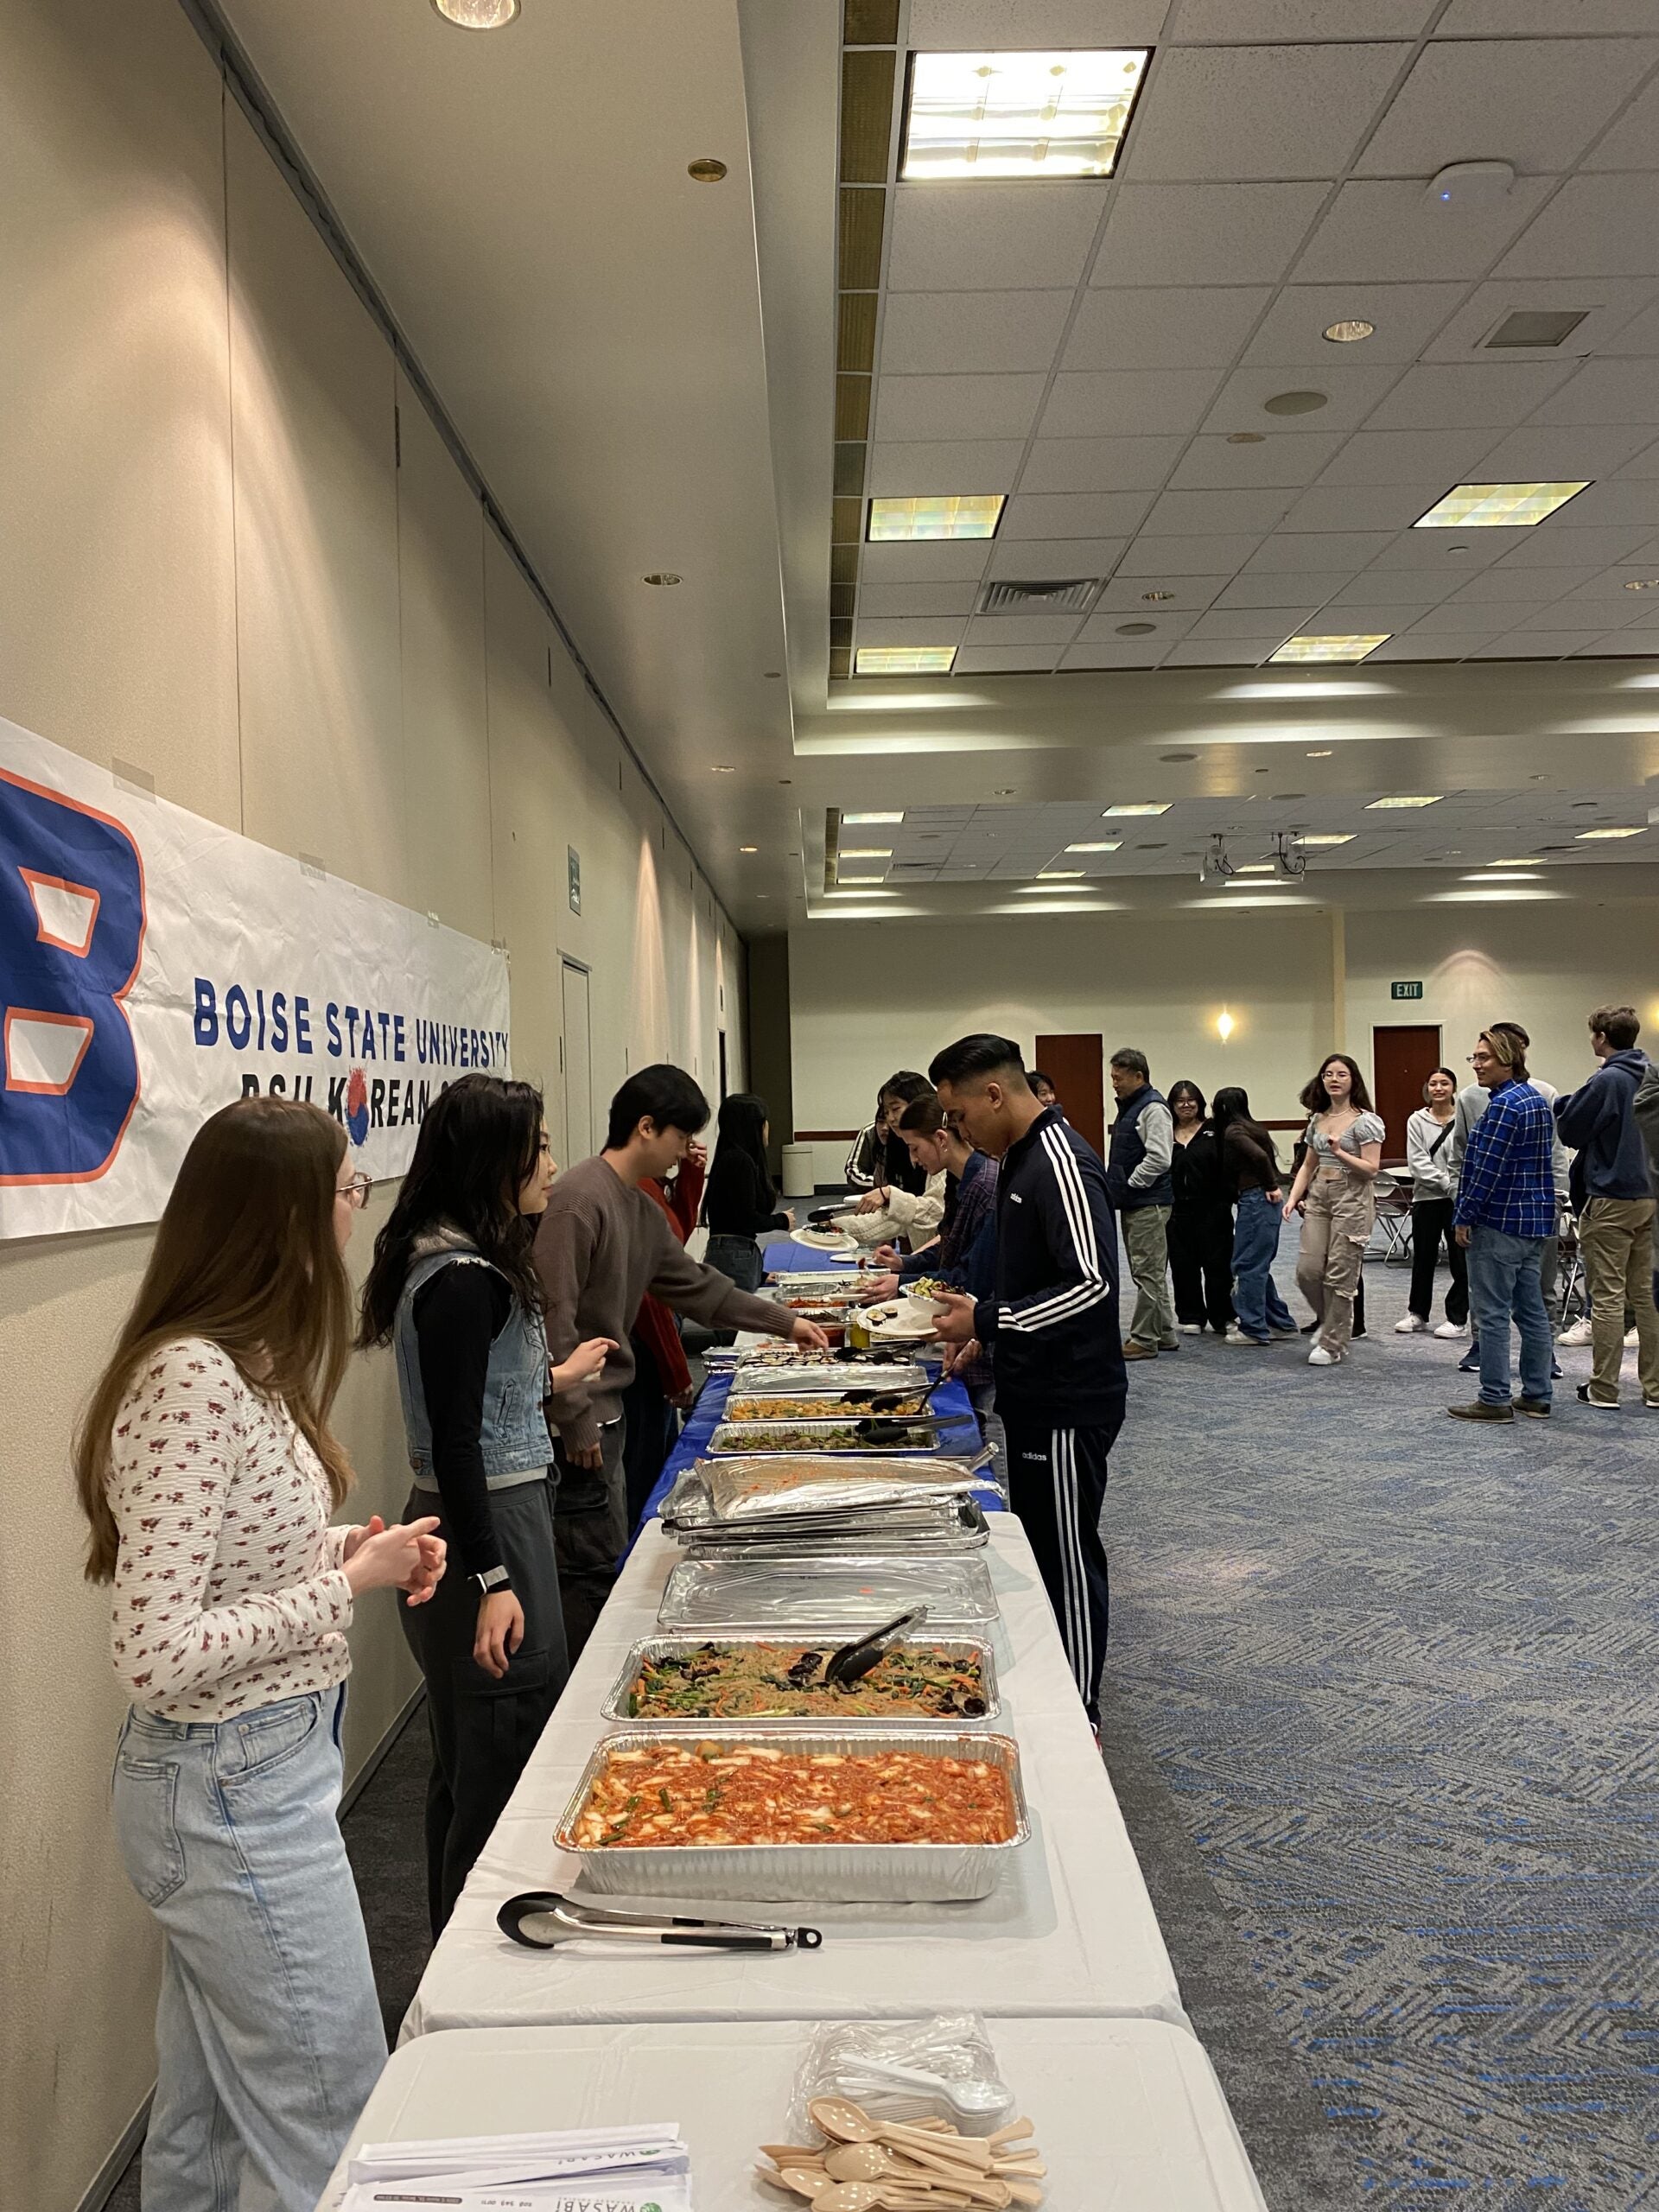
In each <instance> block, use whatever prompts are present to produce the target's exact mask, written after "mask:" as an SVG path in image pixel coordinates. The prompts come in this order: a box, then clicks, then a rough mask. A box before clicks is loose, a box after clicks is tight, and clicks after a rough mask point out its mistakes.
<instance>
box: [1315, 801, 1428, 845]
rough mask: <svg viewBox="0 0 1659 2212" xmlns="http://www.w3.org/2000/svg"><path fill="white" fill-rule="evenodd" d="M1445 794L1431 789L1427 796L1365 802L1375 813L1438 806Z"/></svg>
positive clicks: (1366, 808) (1368, 811)
mask: <svg viewBox="0 0 1659 2212" xmlns="http://www.w3.org/2000/svg"><path fill="white" fill-rule="evenodd" d="M1445 796H1446V794H1445V792H1444V791H1431V792H1429V793H1427V795H1426V796H1423V797H1419V798H1373V799H1368V800H1367V801H1366V802H1365V811H1366V812H1367V813H1368V814H1372V813H1375V812H1376V810H1377V808H1379V807H1390V806H1438V805H1439V804H1440V801H1441V800H1442V799H1443V798H1445ZM1309 842H1310V843H1311V842H1312V840H1311V839H1310V840H1309Z"/></svg>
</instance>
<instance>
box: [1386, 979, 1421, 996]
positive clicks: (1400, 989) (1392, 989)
mask: <svg viewBox="0 0 1659 2212" xmlns="http://www.w3.org/2000/svg"><path fill="white" fill-rule="evenodd" d="M1389 995H1390V996H1391V997H1393V998H1396V999H1420V998H1421V996H1422V995H1423V987H1422V985H1421V983H1390V984H1389Z"/></svg>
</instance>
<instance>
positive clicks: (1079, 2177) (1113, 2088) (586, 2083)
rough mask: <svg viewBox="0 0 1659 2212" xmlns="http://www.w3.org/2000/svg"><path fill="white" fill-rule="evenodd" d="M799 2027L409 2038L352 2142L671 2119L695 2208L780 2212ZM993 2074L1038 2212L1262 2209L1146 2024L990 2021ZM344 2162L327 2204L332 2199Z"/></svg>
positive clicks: (1169, 2037) (1188, 2040)
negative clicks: (766, 2176) (774, 2178)
mask: <svg viewBox="0 0 1659 2212" xmlns="http://www.w3.org/2000/svg"><path fill="white" fill-rule="evenodd" d="M809 2033H810V2031H809V2029H808V2027H807V2025H806V2024H805V2023H804V2022H803V2021H800V2020H785V2021H774V2022H772V2024H769V2025H765V2026H762V2025H759V2024H754V2023H753V2022H749V2021H734V2022H730V2023H725V2024H716V2025H703V2026H697V2027H687V2026H674V2025H672V2024H658V2025H653V2026H635V2027H616V2026H613V2027H552V2028H546V2027H543V2028H497V2029H485V2030H474V2031H467V2032H462V2033H459V2034H454V2035H435V2036H423V2037H420V2038H419V2039H418V2040H417V2041H416V2042H415V2043H412V2044H404V2047H403V2049H402V2050H399V2051H397V2053H395V2054H394V2056H393V2057H392V2058H391V2062H390V2063H388V2065H387V2067H386V2070H385V2073H384V2074H383V2075H382V2076H381V2077H380V2082H379V2084H378V2087H377V2088H376V2089H375V2092H374V2094H373V2095H372V2097H371V2098H370V2100H369V2101H368V2104H367V2105H366V2106H365V2108H364V2112H363V2116H362V2118H361V2119H360V2120H359V2121H358V2124H357V2126H356V2128H355V2129H354V2130H353V2135H352V2140H351V2144H350V2145H348V2146H347V2150H346V2154H345V2156H346V2158H348V2157H349V2156H350V2155H351V2153H352V2152H353V2150H355V2148H356V2147H357V2145H359V2144H362V2143H386V2142H395V2141H397V2140H399V2139H404V2140H407V2139H411V2138H413V2139H420V2138H423V2137H427V2136H445V2135H472V2134H510V2133H524V2132H525V2131H528V2130H530V2129H534V2128H550V2127H588V2126H595V2125H599V2124H601V2123H606V2122H615V2123H627V2122H633V2121H647V2120H675V2121H677V2122H678V2123H679V2124H680V2126H681V2127H682V2128H683V2131H684V2133H685V2137H686V2140H687V2141H688V2142H689V2143H690V2145H691V2152H692V2160H693V2179H694V2185H695V2190H696V2202H697V2205H698V2207H699V2212H734V2208H737V2212H758V2208H760V2207H761V2206H763V2205H764V2206H767V2207H770V2208H772V2212H778V2208H779V2206H781V2204H782V2203H783V2199H782V2198H781V2197H779V2196H778V2195H777V2194H776V2193H775V2192H774V2191H772V2190H768V2189H766V2188H764V2187H763V2186H762V2185H761V2184H760V2183H759V2182H757V2181H756V2180H755V2179H754V2178H753V2166H754V2163H755V2158H756V2153H757V2147H758V2145H760V2143H762V2142H773V2143H775V2142H779V2141H781V2140H783V2139H784V2122H785V2116H786V2115H787V2113H788V2110H789V2105H790V2096H791V2086H792V2083H793V2081H794V2075H795V2069H796V2068H797V2066H798V2063H799V2062H800V2058H801V2056H802V2053H803V2052H804V2049H805V2045H806V2041H807V2037H808V2035H809ZM991 2037H992V2041H993V2043H994V2044H995V2049H996V2054H997V2060H998V2063H999V2065H1000V2066H1001V2070H1002V2073H1003V2075H1004V2077H1005V2079H1006V2080H1007V2084H1008V2087H1009V2088H1011V2089H1012V2090H1013V2091H1014V2095H1015V2097H1016V2098H1017V2100H1018V2101H1019V2108H1020V2111H1021V2112H1022V2113H1029V2115H1030V2116H1031V2118H1032V2120H1033V2121H1034V2122H1035V2124H1036V2128H1037V2138H1036V2139H1037V2141H1038V2143H1039V2145H1040V2147H1041V2150H1042V2152H1043V2155H1044V2158H1045V2159H1046V2162H1047V2164H1048V2168H1049V2180H1048V2192H1049V2194H1048V2202H1047V2207H1046V2212H1154V2208H1155V2212H1262V2193H1261V2190H1259V2189H1258V2188H1257V2186H1256V2182H1255V2175H1254V2174H1253V2173H1252V2171H1251V2170H1250V2164H1249V2159H1248V2158H1246V2156H1245V2153H1244V2146H1243V2144H1242V2143H1241V2142H1240V2141H1239V2139H1238V2133H1237V2130H1236V2128H1235V2127H1234V2126H1233V2120H1232V2115H1231V2113H1230V2112H1229V2111H1228V2109H1227V2105H1226V2101H1225V2100H1224V2097H1223V2095H1222V2094H1221V2088H1220V2086H1219V2084H1218V2083H1217V2080H1216V2077H1215V2075H1214V2074H1213V2072H1212V2071H1211V2066H1210V2062H1209V2060H1208V2059H1207V2058H1206V2057H1205V2055H1204V2052H1203V2050H1202V2049H1201V2048H1200V2047H1199V2045H1198V2043H1197V2042H1196V2040H1195V2039H1194V2038H1193V2037H1192V2036H1190V2035H1188V2034H1185V2032H1184V2031H1182V2030H1180V2029H1179V2028H1173V2027H1171V2026H1169V2025H1168V2024H1166V2022H1163V2021H1160V2020H1106V2019H1093V2020H1086V2019H1085V2020H1079V2019H1065V2020H1056V2019H1023V2020H999V2021H996V2022H995V2023H994V2024H993V2025H992V2029H991ZM344 2180H345V2158H342V2159H341V2162H340V2168H339V2170H338V2171H337V2172H336V2175H335V2177H334V2183H332V2184H331V2186H330V2188H329V2189H328V2190H327V2192H326V2193H325V2195H324V2197H323V2200H322V2202H323V2205H324V2206H325V2207H327V2206H329V2205H332V2204H334V2203H336V2202H338V2200H339V2196H340V2190H341V2189H342V2187H343V2186H344Z"/></svg>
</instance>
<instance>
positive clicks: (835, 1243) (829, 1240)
mask: <svg viewBox="0 0 1659 2212" xmlns="http://www.w3.org/2000/svg"><path fill="white" fill-rule="evenodd" d="M795 1242H796V1243H798V1244H804V1245H806V1246H807V1248H808V1249H810V1250H811V1251H814V1252H853V1253H856V1252H857V1250H858V1249H859V1247H858V1240H857V1238H856V1237H854V1236H848V1234H847V1232H846V1230H844V1229H798V1230H796V1231H795Z"/></svg>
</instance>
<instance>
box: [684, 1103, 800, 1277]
mask: <svg viewBox="0 0 1659 2212" xmlns="http://www.w3.org/2000/svg"><path fill="white" fill-rule="evenodd" d="M715 1128H716V1134H715V1157H714V1163H713V1165H712V1166H710V1168H709V1185H708V1188H707V1190H706V1191H705V1192H703V1198H702V1217H703V1219H704V1221H705V1222H706V1223H707V1224H708V1225H709V1249H708V1250H707V1251H706V1252H705V1253H704V1254H703V1258H704V1260H705V1261H706V1262H708V1264H709V1267H711V1268H719V1270H720V1272H721V1274H723V1275H728V1276H729V1277H730V1278H731V1280H732V1281H734V1283H735V1284H736V1285H737V1287H738V1288H739V1289H740V1290H758V1289H759V1288H760V1284H761V1282H762V1281H763V1280H764V1278H765V1275H766V1266H765V1263H764V1262H763V1261H762V1259H761V1257H760V1245H759V1243H757V1242H756V1239H757V1238H758V1237H760V1236H765V1235H766V1232H767V1230H789V1229H793V1228H794V1226H795V1216H794V1213H793V1211H791V1208H789V1207H788V1206H780V1205H779V1204H778V1193H777V1191H776V1189H775V1188H774V1186H773V1184H772V1169H771V1168H770V1166H768V1165H767V1163H766V1141H767V1139H768V1137H769V1136H770V1135H771V1134H772V1125H771V1121H770V1118H769V1116H768V1115H767V1112H766V1100H765V1099H764V1098H761V1097H760V1096H757V1095H756V1093H755V1092H753V1090H734V1092H733V1093H732V1095H731V1096H730V1097H729V1098H722V1099H721V1102H720V1117H719V1120H718V1122H717V1123H716V1125H715Z"/></svg>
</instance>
